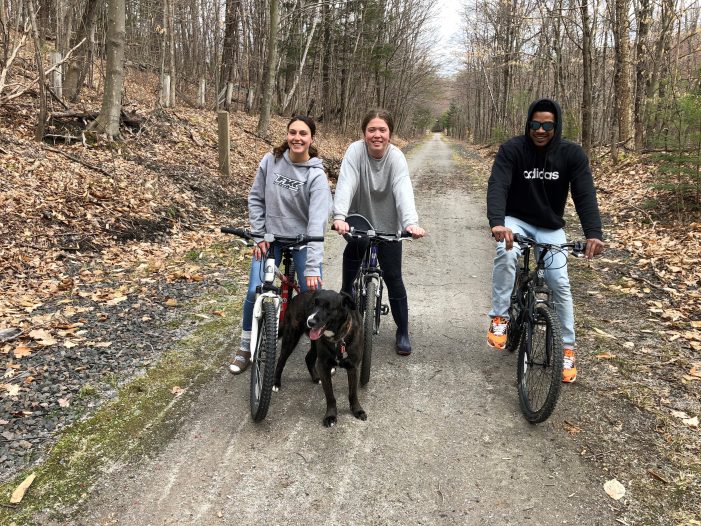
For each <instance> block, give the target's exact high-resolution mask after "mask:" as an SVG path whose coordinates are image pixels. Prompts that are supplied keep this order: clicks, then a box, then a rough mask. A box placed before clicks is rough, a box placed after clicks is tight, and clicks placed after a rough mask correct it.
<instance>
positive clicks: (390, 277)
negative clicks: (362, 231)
mask: <svg viewBox="0 0 701 526" xmlns="http://www.w3.org/2000/svg"><path fill="white" fill-rule="evenodd" d="M369 243H370V241H368V240H366V239H351V240H350V241H349V242H348V244H347V245H346V248H345V250H344V251H343V288H342V290H343V291H344V292H347V293H348V294H350V293H351V289H352V287H353V280H354V279H355V276H356V275H357V274H358V269H360V262H361V261H362V258H363V254H364V253H365V250H366V248H367V246H368V244H369ZM377 260H378V261H379V263H380V267H381V268H382V279H384V281H385V284H386V285H387V296H388V298H389V299H391V300H394V299H397V300H400V299H404V298H406V288H404V281H403V280H402V244H401V243H393V242H388V243H382V244H380V245H379V246H378V247H377Z"/></svg>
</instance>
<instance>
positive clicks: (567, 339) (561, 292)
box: [489, 216, 575, 348]
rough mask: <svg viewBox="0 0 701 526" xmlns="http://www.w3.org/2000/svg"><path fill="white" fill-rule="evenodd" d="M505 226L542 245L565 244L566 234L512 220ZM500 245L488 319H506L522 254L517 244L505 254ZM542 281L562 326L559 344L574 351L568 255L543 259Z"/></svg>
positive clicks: (513, 218) (565, 253) (560, 253)
mask: <svg viewBox="0 0 701 526" xmlns="http://www.w3.org/2000/svg"><path fill="white" fill-rule="evenodd" d="M504 225H505V226H506V227H507V228H510V229H511V230H512V231H513V232H514V233H515V234H524V235H526V236H528V237H532V238H533V239H535V240H536V241H538V242H541V243H565V242H566V240H567V238H566V236H565V231H564V230H562V229H561V228H560V229H557V230H549V229H546V228H539V227H536V226H533V225H530V224H528V223H526V222H524V221H521V220H520V219H516V218H515V217H511V216H506V218H505V219H504ZM504 247H505V244H504V242H503V241H501V242H499V243H497V255H496V257H495V258H494V267H493V269H492V310H491V311H489V315H490V316H491V317H494V316H501V317H502V318H508V317H509V301H510V299H511V291H512V290H513V288H514V280H515V279H516V265H517V263H518V258H519V256H520V255H521V250H520V249H519V248H518V246H517V245H516V244H514V248H512V249H511V250H506V248H504ZM545 281H546V283H547V284H548V287H550V290H551V291H552V299H553V304H554V306H555V311H556V312H557V315H558V317H559V318H560V323H561V324H562V342H563V344H564V346H565V347H569V348H574V343H575V337H574V310H573V307H572V291H571V290H570V279H569V277H568V275H567V252H558V253H555V254H553V255H552V257H550V256H548V257H546V268H545Z"/></svg>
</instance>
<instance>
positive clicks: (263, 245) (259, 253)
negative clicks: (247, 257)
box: [253, 241, 270, 261]
mask: <svg viewBox="0 0 701 526" xmlns="http://www.w3.org/2000/svg"><path fill="white" fill-rule="evenodd" d="M268 248H270V243H268V242H267V241H261V242H260V243H258V244H257V245H256V246H254V247H253V257H254V258H256V260H258V261H260V259H261V258H262V257H263V254H265V253H267V252H268Z"/></svg>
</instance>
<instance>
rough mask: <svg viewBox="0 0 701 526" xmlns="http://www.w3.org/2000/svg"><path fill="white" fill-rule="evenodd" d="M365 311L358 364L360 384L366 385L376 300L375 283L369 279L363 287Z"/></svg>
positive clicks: (370, 364) (370, 361) (370, 360)
mask: <svg viewBox="0 0 701 526" xmlns="http://www.w3.org/2000/svg"><path fill="white" fill-rule="evenodd" d="M365 292H366V295H365V311H364V312H363V360H362V362H361V365H360V385H361V387H362V386H364V385H367V383H368V382H369V381H370V368H371V367H372V338H373V335H374V333H375V311H376V309H377V302H376V301H375V298H376V294H377V283H375V282H374V281H373V280H369V281H368V283H367V285H366V287H365Z"/></svg>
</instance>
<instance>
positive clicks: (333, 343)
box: [275, 290, 367, 427]
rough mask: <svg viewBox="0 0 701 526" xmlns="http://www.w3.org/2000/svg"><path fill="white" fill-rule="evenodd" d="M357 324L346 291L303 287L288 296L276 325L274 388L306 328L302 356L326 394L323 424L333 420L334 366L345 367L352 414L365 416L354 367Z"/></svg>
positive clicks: (359, 344) (358, 348) (358, 350)
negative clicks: (278, 339)
mask: <svg viewBox="0 0 701 526" xmlns="http://www.w3.org/2000/svg"><path fill="white" fill-rule="evenodd" d="M360 327H361V321H360V315H359V314H358V311H357V310H356V308H355V302H354V301H353V299H352V298H351V297H350V296H349V295H348V294H346V293H339V292H334V291H332V290H318V291H307V292H303V293H302V294H300V295H298V296H295V297H294V298H292V301H290V303H289V305H288V306H287V311H286V312H285V319H284V321H283V323H282V326H281V327H280V335H281V337H282V350H281V351H280V359H279V360H278V362H277V367H276V369H275V390H276V391H277V390H278V389H279V388H280V379H281V377H282V370H283V369H284V367H285V363H286V362H287V359H288V358H289V357H290V354H292V351H293V350H294V348H295V347H296V346H297V342H299V339H300V338H301V336H302V334H304V333H305V332H306V333H307V334H308V335H309V339H310V340H311V343H312V345H311V349H310V350H309V352H308V353H307V356H306V357H305V361H306V362H307V369H309V374H310V375H311V377H312V381H313V382H316V383H319V382H321V385H322V386H323V388H324V395H326V414H325V415H324V425H325V426H326V427H330V426H333V425H335V424H336V415H337V411H336V398H335V397H334V394H333V386H332V385H331V369H332V368H334V367H336V366H340V367H343V368H344V369H346V370H347V371H348V400H349V401H350V407H351V412H352V413H353V416H355V417H356V418H359V419H360V420H365V419H366V418H367V415H366V414H365V411H364V410H363V408H362V407H361V406H360V402H358V370H359V368H360V364H361V362H362V359H363V339H362V335H361V331H360Z"/></svg>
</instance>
